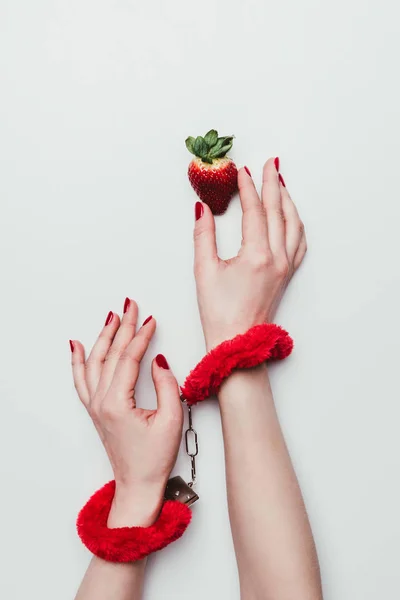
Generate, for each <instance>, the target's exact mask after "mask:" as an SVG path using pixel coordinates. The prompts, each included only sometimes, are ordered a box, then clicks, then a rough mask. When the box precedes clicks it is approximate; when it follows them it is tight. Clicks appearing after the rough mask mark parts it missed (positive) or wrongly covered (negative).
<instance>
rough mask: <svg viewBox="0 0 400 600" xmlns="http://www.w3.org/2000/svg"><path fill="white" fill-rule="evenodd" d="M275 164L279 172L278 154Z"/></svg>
mask: <svg viewBox="0 0 400 600" xmlns="http://www.w3.org/2000/svg"><path fill="white" fill-rule="evenodd" d="M274 165H275V169H276V170H277V171H278V173H279V156H277V157H276V158H275V160H274Z"/></svg>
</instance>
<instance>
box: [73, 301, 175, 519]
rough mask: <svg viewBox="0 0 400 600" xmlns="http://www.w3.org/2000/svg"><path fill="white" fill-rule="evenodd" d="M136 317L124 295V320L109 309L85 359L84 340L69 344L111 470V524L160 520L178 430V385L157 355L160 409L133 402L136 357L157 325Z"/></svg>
mask: <svg viewBox="0 0 400 600" xmlns="http://www.w3.org/2000/svg"><path fill="white" fill-rule="evenodd" d="M137 316H138V308H137V304H136V303H135V302H134V301H133V300H130V299H128V298H127V299H126V301H125V306H124V315H123V318H122V320H120V318H119V316H118V315H117V314H115V313H112V312H110V313H109V314H108V316H107V320H106V323H105V326H104V327H103V329H102V331H101V333H100V335H99V337H98V339H97V342H96V343H95V345H94V347H93V349H92V351H91V353H90V356H89V358H88V359H87V361H85V352H84V348H83V346H82V344H81V343H80V342H78V341H76V340H73V341H71V350H72V370H73V376H74V382H75V387H76V390H77V392H78V395H79V398H80V399H81V401H82V403H83V404H84V406H85V407H86V409H87V411H88V413H89V415H90V417H91V418H92V420H93V423H94V425H95V426H96V429H97V431H98V433H99V435H100V438H101V440H102V442H103V444H104V447H105V449H106V452H107V454H108V457H109V459H110V462H111V465H112V468H113V471H114V477H115V482H116V491H115V496H114V501H113V505H112V508H111V511H110V515H109V518H108V526H109V527H122V526H134V525H141V526H144V527H147V526H149V525H151V524H152V523H153V522H154V521H155V520H156V519H157V516H158V513H159V511H160V509H161V505H162V502H163V497H164V491H165V486H166V483H167V480H168V477H169V474H170V472H171V470H172V468H173V466H174V464H175V461H176V456H177V453H178V449H179V444H180V440H181V434H182V424H183V413H182V405H181V401H180V398H179V389H178V384H177V382H176V379H175V377H174V376H173V374H172V372H171V370H170V368H169V366H168V363H167V361H166V359H165V358H164V356H162V355H161V354H159V355H158V356H156V358H155V359H154V361H153V364H152V376H153V381H154V386H155V389H156V394H157V403H158V408H157V410H145V409H142V408H137V406H136V399H135V385H136V381H137V378H138V376H139V369H140V361H141V360H142V358H143V356H144V354H145V352H146V350H147V348H148V345H149V343H150V340H151V338H152V337H153V334H154V332H155V329H156V322H155V320H154V319H153V318H152V317H149V319H146V321H145V322H144V323H143V325H142V327H141V328H140V329H139V330H138V332H137V333H136V322H137Z"/></svg>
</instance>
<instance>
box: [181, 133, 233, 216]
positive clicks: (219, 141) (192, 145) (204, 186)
mask: <svg viewBox="0 0 400 600" xmlns="http://www.w3.org/2000/svg"><path fill="white" fill-rule="evenodd" d="M232 144H233V136H226V137H218V132H217V131H215V129H211V130H210V131H209V132H208V133H206V135H205V136H204V137H201V136H198V137H197V138H193V137H188V138H187V139H186V147H187V149H188V150H189V152H191V153H192V154H194V155H195V158H194V159H193V160H192V162H191V163H190V165H189V169H188V177H189V181H190V183H191V185H192V187H193V189H194V191H195V192H196V194H197V195H198V196H199V198H200V200H202V201H203V202H205V203H206V204H208V206H209V207H210V208H211V211H212V213H213V214H214V215H222V214H223V213H224V212H225V211H226V209H227V208H228V205H229V202H230V200H231V198H232V196H233V195H234V193H235V192H236V191H237V174H238V172H237V168H236V165H235V163H234V162H233V160H232V159H231V158H229V157H227V156H226V154H227V153H228V152H229V150H230V149H231V148H232Z"/></svg>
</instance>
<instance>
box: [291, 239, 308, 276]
mask: <svg viewBox="0 0 400 600" xmlns="http://www.w3.org/2000/svg"><path fill="white" fill-rule="evenodd" d="M306 252H307V238H306V234H305V233H303V237H302V238H301V240H300V244H299V247H298V249H297V252H296V256H295V257H294V262H293V266H294V269H295V270H296V269H298V268H299V266H300V265H301V263H302V262H303V259H304V257H305V255H306Z"/></svg>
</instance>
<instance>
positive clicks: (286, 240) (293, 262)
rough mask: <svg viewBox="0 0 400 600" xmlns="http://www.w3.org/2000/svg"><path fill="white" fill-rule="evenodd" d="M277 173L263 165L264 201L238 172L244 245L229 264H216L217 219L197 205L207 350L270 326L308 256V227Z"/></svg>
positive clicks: (275, 164) (244, 172)
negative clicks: (305, 229) (262, 325)
mask: <svg viewBox="0 0 400 600" xmlns="http://www.w3.org/2000/svg"><path fill="white" fill-rule="evenodd" d="M278 168H279V159H275V160H274V159H273V158H270V159H269V160H268V161H267V162H266V164H265V165H264V170H263V186H262V194H261V198H262V199H261V200H260V198H259V196H258V194H257V191H256V188H255V186H254V182H253V179H252V177H251V175H250V172H249V171H248V169H247V168H246V167H244V168H243V169H240V170H239V173H238V185H239V194H240V202H241V205H242V210H243V222H242V232H243V240H242V246H241V249H240V251H239V254H238V256H235V257H234V258H231V259H230V260H227V261H224V260H221V259H220V258H218V254H217V245H216V239H215V222H214V218H213V215H212V213H211V211H210V209H209V207H208V206H207V205H206V204H202V203H201V202H197V203H196V207H195V216H196V224H195V230H194V245H195V277H196V285H197V298H198V303H199V310H200V317H201V322H202V325H203V331H204V336H205V340H206V345H207V349H208V350H210V349H211V348H213V347H215V346H216V345H218V344H219V343H221V342H223V341H224V340H227V339H229V338H232V337H234V336H235V335H237V334H238V333H244V332H246V331H247V330H248V329H250V327H252V326H253V325H258V324H260V323H265V322H270V321H272V319H273V318H274V314H275V311H276V309H277V306H278V304H279V301H280V299H281V297H282V295H283V292H284V291H285V289H286V286H287V285H288V283H289V281H290V279H291V277H292V275H293V273H294V272H295V271H296V269H297V268H298V267H299V265H300V263H301V262H302V260H303V258H304V255H305V253H306V250H307V245H306V237H305V233H304V227H303V224H302V222H301V220H300V218H299V215H298V212H297V209H296V207H295V205H294V203H293V201H292V199H291V198H290V195H289V193H288V191H287V189H286V187H285V183H284V181H283V178H282V176H281V175H280V174H279V172H278Z"/></svg>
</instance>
